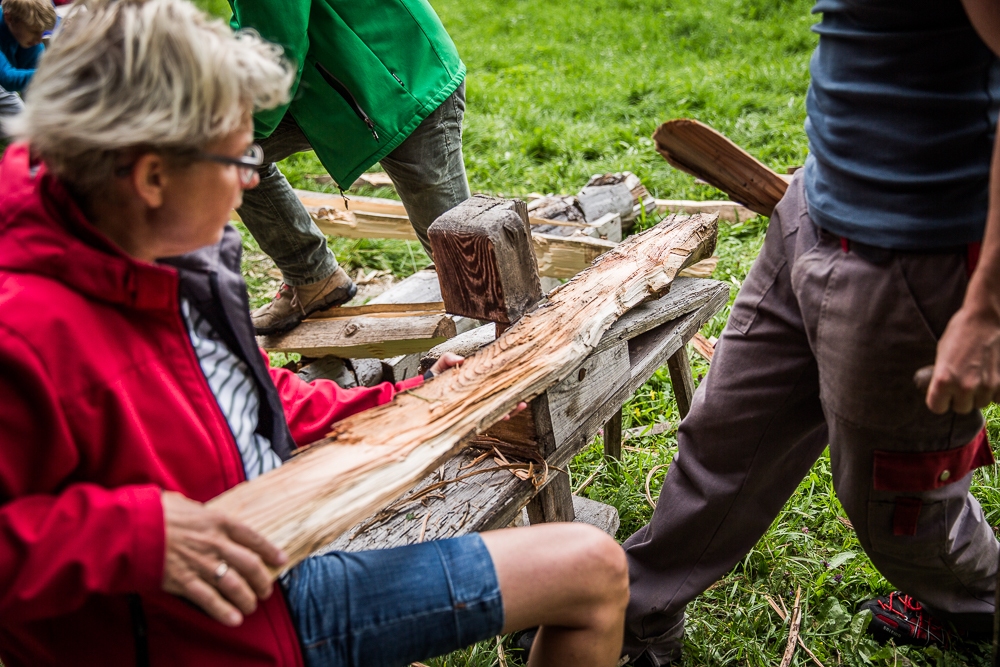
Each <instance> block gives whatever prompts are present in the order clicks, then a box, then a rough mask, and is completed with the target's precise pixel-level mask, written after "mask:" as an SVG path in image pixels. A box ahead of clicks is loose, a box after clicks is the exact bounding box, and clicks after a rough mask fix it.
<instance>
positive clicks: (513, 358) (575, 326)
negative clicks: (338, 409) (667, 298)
mask: <svg viewBox="0 0 1000 667" xmlns="http://www.w3.org/2000/svg"><path fill="white" fill-rule="evenodd" d="M717 224H718V223H717V217H716V216H701V215H698V216H692V217H690V218H680V217H677V216H671V217H670V218H668V219H667V220H665V221H663V222H662V223H660V224H659V225H657V226H656V227H653V228H652V229H649V230H647V231H646V232H644V233H642V234H638V235H635V236H633V237H631V238H629V239H628V240H627V241H625V242H624V243H621V244H619V245H618V246H617V247H615V248H614V249H612V250H611V251H610V252H608V253H606V254H605V255H603V256H602V257H601V258H600V259H599V261H597V262H596V263H595V265H594V266H593V267H591V268H590V269H588V270H586V271H584V272H583V273H581V274H580V275H579V276H577V277H576V278H575V279H574V280H572V281H570V282H569V283H567V284H566V285H564V286H563V287H562V288H561V289H559V290H556V291H555V292H553V293H551V294H549V299H548V301H547V302H546V303H545V304H543V305H542V306H541V307H539V308H538V309H536V310H534V311H533V312H531V313H529V314H528V315H526V316H524V317H523V318H521V319H520V320H519V321H518V322H517V323H516V324H515V325H514V326H513V327H511V328H510V329H509V330H508V331H507V332H506V333H504V334H503V335H502V336H501V337H500V338H498V339H497V340H496V341H495V342H494V343H492V344H491V345H489V346H487V347H486V348H483V349H482V350H481V351H480V352H479V353H478V354H476V355H475V356H474V357H471V358H470V359H467V360H466V362H465V363H464V364H463V365H462V366H460V367H456V368H452V369H449V370H448V371H446V372H444V373H442V374H441V375H439V376H438V377H436V378H434V379H433V380H431V381H430V382H428V383H426V384H425V385H423V386H421V387H418V388H417V389H415V390H412V391H409V392H404V393H403V394H401V395H399V396H397V397H396V399H395V400H394V401H393V402H392V403H390V404H387V405H382V406H379V407H377V408H374V409H371V410H367V411H365V412H362V413H359V414H356V415H353V416H351V417H349V418H347V419H345V420H343V421H341V422H340V423H338V424H337V425H336V426H335V427H334V429H333V431H332V432H331V434H330V437H329V438H328V439H325V440H323V441H320V442H319V443H316V445H315V446H314V447H312V448H311V449H310V450H309V451H307V452H306V453H304V454H302V455H300V456H298V457H296V458H295V459H293V460H292V461H290V462H288V463H286V464H285V465H283V466H281V467H280V468H278V469H276V470H273V471H271V472H269V473H267V474H265V475H263V476H261V477H259V478H257V479H255V480H254V481H252V482H245V483H243V484H240V485H238V486H236V487H234V488H233V489H230V490H229V491H227V492H226V493H224V494H223V495H221V496H219V497H218V498H216V499H214V500H212V501H210V503H209V505H210V506H212V507H214V508H215V509H218V510H220V511H222V512H225V513H226V514H228V515H230V516H232V517H233V518H235V519H237V520H239V521H242V522H244V523H246V524H247V525H248V526H250V527H251V528H253V529H254V530H256V531H258V532H259V533H261V534H262V535H263V536H264V537H265V538H267V539H268V540H270V541H271V542H273V543H274V544H276V545H278V546H279V547H281V548H282V549H284V550H285V551H286V553H288V555H289V557H290V560H291V563H292V564H294V563H296V562H298V561H300V560H302V559H303V558H305V557H306V556H308V555H309V554H310V553H312V552H313V551H315V550H316V549H318V548H320V547H321V546H323V545H324V544H326V543H328V542H330V541H332V540H333V539H334V538H335V537H337V536H338V535H340V534H341V533H342V532H343V531H345V530H347V529H348V528H349V527H350V526H352V525H353V524H354V523H356V522H357V521H359V520H360V519H362V518H364V517H366V516H368V515H369V514H371V513H372V512H373V511H375V510H378V509H380V508H382V507H384V506H385V505H386V504H387V503H389V502H391V501H392V500H394V499H396V498H398V497H399V496H400V495H401V494H403V493H405V492H406V491H407V490H408V489H410V488H411V487H412V486H413V485H415V484H416V483H417V482H418V481H419V480H420V479H421V478H422V477H423V476H424V475H426V474H427V473H428V472H429V471H431V470H433V469H434V468H436V467H437V466H439V465H440V464H441V463H442V462H443V461H445V460H447V459H448V458H450V457H451V456H453V455H454V454H455V453H456V452H458V451H460V450H461V448H462V447H463V445H464V443H465V442H467V441H468V439H470V438H471V437H472V436H474V435H476V434H477V433H482V432H483V431H485V430H486V429H488V428H489V427H490V426H491V425H493V424H495V423H496V422H498V421H500V420H501V419H502V417H503V416H504V415H506V414H508V413H509V412H510V411H511V409H513V408H514V407H515V406H516V405H517V404H518V403H519V402H520V401H524V400H529V399H532V398H534V397H536V396H539V395H540V394H541V393H542V392H544V391H545V390H546V389H548V388H549V387H551V386H552V385H554V384H556V383H558V382H559V381H561V380H562V379H563V378H565V377H566V376H567V375H569V374H570V373H572V372H574V371H575V370H576V368H577V367H578V366H579V365H580V363H581V362H582V361H583V360H584V359H585V358H586V357H587V355H588V354H589V353H590V352H591V351H592V350H593V349H594V348H595V347H596V346H597V344H598V342H599V341H600V340H601V337H602V336H603V334H604V332H605V331H606V330H607V329H608V328H609V327H611V325H612V324H614V322H615V321H616V320H617V319H618V318H619V317H620V316H621V315H622V314H623V313H625V312H627V311H628V310H629V309H630V308H632V307H633V306H636V305H638V304H640V303H642V302H643V301H645V300H647V299H649V298H651V297H655V296H659V295H661V294H663V293H665V292H666V291H667V290H668V289H669V288H670V285H671V283H672V281H673V280H674V278H675V277H676V276H677V274H678V272H679V271H680V270H681V269H683V268H684V267H685V266H687V265H689V264H692V263H694V262H696V261H698V260H699V259H702V258H704V257H708V256H710V255H711V253H712V251H713V250H714V248H715V241H716V232H717ZM275 574H277V572H276V573H275Z"/></svg>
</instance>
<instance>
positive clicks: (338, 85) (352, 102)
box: [316, 63, 398, 143]
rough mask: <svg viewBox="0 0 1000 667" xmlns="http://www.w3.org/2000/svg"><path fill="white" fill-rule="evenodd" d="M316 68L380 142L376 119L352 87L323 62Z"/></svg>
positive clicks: (376, 140)
mask: <svg viewBox="0 0 1000 667" xmlns="http://www.w3.org/2000/svg"><path fill="white" fill-rule="evenodd" d="M316 70H317V71H319V75H320V76H321V77H323V80H324V81H326V82H327V83H328V84H329V85H330V87H331V88H333V89H334V90H336V91H337V94H339V95H340V96H341V97H342V98H344V101H345V102H347V106H349V107H351V110H352V111H354V114H355V115H356V116H357V117H358V118H360V119H361V122H362V123H364V124H365V125H366V126H367V127H368V131H369V132H371V133H372V137H373V138H374V139H375V143H378V141H379V139H378V131H377V130H376V129H375V121H373V120H372V119H371V118H370V117H369V116H368V114H367V112H365V110H364V109H363V108H361V105H360V104H358V100H357V98H355V97H354V94H353V93H351V91H350V89H349V88H348V87H347V86H345V85H344V84H343V82H342V81H341V80H340V79H338V78H337V77H335V76H334V75H333V74H331V73H330V70H328V69H327V68H325V67H323V64H322V63H316ZM397 80H398V79H397Z"/></svg>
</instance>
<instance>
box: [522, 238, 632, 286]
mask: <svg viewBox="0 0 1000 667" xmlns="http://www.w3.org/2000/svg"><path fill="white" fill-rule="evenodd" d="M531 238H532V241H533V243H534V248H535V261H536V262H537V264H538V275H541V276H548V277H551V278H572V277H573V276H575V275H576V274H578V273H579V272H580V271H583V270H584V269H586V268H587V267H589V266H590V265H591V264H593V263H594V261H595V260H596V259H597V258H598V257H600V256H601V255H603V254H604V253H606V252H607V251H609V250H611V249H612V248H614V247H615V246H616V245H617V244H616V243H615V242H614V241H605V240H603V239H594V238H590V237H586V236H573V237H567V236H555V235H553V234H539V233H537V232H535V233H533V234H532V235H531Z"/></svg>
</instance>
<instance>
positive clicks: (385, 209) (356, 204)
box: [295, 190, 406, 218]
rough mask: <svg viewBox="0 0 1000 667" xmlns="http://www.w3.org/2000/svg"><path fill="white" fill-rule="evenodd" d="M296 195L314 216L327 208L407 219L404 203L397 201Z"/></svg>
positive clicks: (306, 193)
mask: <svg viewBox="0 0 1000 667" xmlns="http://www.w3.org/2000/svg"><path fill="white" fill-rule="evenodd" d="M295 195H296V196H297V197H298V198H299V201H301V202H302V204H303V205H304V206H305V207H306V210H307V211H309V212H310V213H312V214H313V215H315V214H316V213H317V212H318V211H319V210H320V209H324V208H325V209H328V210H334V211H353V212H355V213H370V214H382V215H395V216H399V217H403V218H405V217H406V207H405V206H403V202H401V201H396V200H395V199H384V198H382V197H361V196H359V195H349V196H348V197H347V200H346V201H345V200H344V197H342V196H341V195H339V194H332V193H329V192H313V191H312V190H296V191H295Z"/></svg>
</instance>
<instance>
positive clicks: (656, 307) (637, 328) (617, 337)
mask: <svg viewBox="0 0 1000 667" xmlns="http://www.w3.org/2000/svg"><path fill="white" fill-rule="evenodd" d="M722 293H725V297H724V298H725V299H728V298H729V285H728V284H726V283H723V282H719V281H715V280H703V279H700V278H678V279H677V280H675V281H674V284H673V286H672V287H671V289H670V292H668V293H667V295H666V296H664V297H661V298H659V299H657V300H655V301H649V302H647V303H643V304H640V305H638V306H636V307H635V308H633V309H632V310H630V311H629V312H627V313H625V314H624V315H623V316H622V317H620V318H619V319H618V321H617V322H615V323H614V325H613V326H612V327H611V328H610V329H608V331H607V333H605V334H604V337H603V338H601V342H600V343H598V344H597V351H600V350H605V349H608V348H609V347H613V346H615V345H617V344H618V343H620V342H621V341H625V340H631V339H633V338H635V337H636V336H638V335H640V334H642V333H645V332H646V331H649V330H650V329H654V328H656V327H658V326H660V325H661V324H663V323H664V322H669V321H670V320H674V319H677V318H678V317H680V316H681V315H683V314H685V313H690V312H692V311H694V310H697V309H699V308H701V307H702V306H704V305H705V304H706V303H708V302H709V301H712V300H715V299H718V298H720V295H721V294H722Z"/></svg>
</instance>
